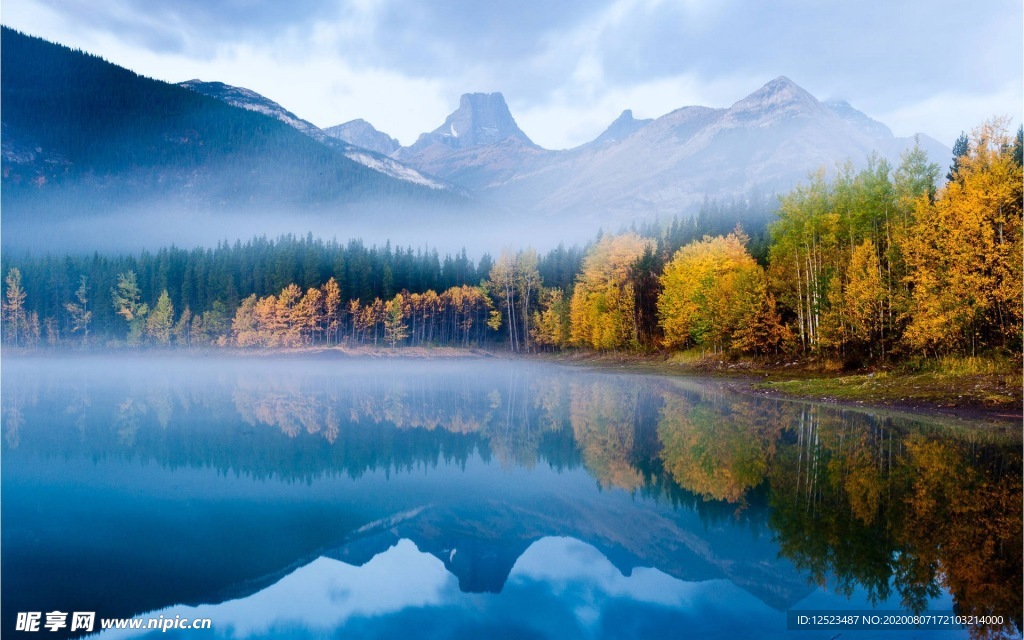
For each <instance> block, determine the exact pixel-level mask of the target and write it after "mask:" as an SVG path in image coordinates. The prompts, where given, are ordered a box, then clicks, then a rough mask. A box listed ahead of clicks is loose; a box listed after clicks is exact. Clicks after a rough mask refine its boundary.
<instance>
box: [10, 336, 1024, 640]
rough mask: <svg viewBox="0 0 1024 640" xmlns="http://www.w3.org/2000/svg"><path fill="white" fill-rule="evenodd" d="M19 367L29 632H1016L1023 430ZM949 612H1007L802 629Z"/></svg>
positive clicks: (637, 387)
mask: <svg viewBox="0 0 1024 640" xmlns="http://www.w3.org/2000/svg"><path fill="white" fill-rule="evenodd" d="M2 385H3V386H2V391H3V395H2V412H3V413H2V417H3V420H2V432H3V433H2V436H3V440H2V445H0V446H2V554H3V555H2V564H0V567H2V583H0V584H2V593H0V602H2V617H3V620H2V631H3V634H4V636H5V637H8V638H13V637H65V636H69V635H70V636H78V635H81V634H82V630H81V629H78V630H75V631H74V632H73V633H72V632H71V631H70V622H71V617H70V614H71V613H73V612H92V613H94V614H95V621H94V627H93V629H94V630H95V631H99V627H100V619H102V618H106V619H113V618H131V617H136V618H139V619H143V620H148V619H151V618H154V619H158V620H161V621H172V620H194V619H197V618H208V619H209V620H210V621H211V628H210V629H204V630H195V629H188V630H186V629H180V628H179V629H174V628H172V629H170V630H169V631H167V632H166V633H163V632H161V631H159V630H156V631H145V630H140V631H132V630H129V629H109V630H106V631H103V632H102V633H101V634H100V637H104V638H106V637H142V636H144V635H146V634H147V633H148V634H149V635H151V636H153V637H157V636H160V637H182V638H228V637H230V638H271V637H273V638H280V637H285V638H319V637H339V638H395V637H410V636H411V637H417V638H470V637H472V638H478V637H487V638H650V637H658V636H661V637H700V638H715V637H721V638H740V637H761V638H781V637H798V638H833V637H835V636H836V635H837V634H839V633H842V634H843V635H844V637H846V636H847V635H850V634H852V635H854V636H855V637H864V638H866V637H892V638H901V639H906V638H912V637H926V638H929V639H934V640H938V639H940V638H964V637H969V636H970V635H971V634H972V633H973V634H975V635H978V634H981V633H996V634H999V633H1002V634H1005V635H1007V636H1009V637H1019V629H1020V625H1021V608H1022V605H1021V602H1022V586H1021V583H1022V568H1021V563H1022V558H1021V548H1022V540H1021V531H1022V516H1021V501H1022V493H1021V440H1020V433H1019V430H1018V431H1017V432H1016V434H1014V435H1007V434H1006V433H1003V432H999V431H996V430H992V429H984V428H976V427H972V426H969V425H966V426H965V425H957V424H952V425H949V424H939V423H937V422H936V421H935V420H932V419H928V418H919V419H915V418H912V417H907V416H895V415H885V414H881V413H874V414H873V413H871V412H867V411H854V410H849V409H841V408H837V407H834V406H822V405H818V404H812V403H801V402H786V401H781V400H776V399H770V398H765V397H759V396H756V395H738V394H735V393H730V392H729V391H728V390H727V389H725V388H723V386H722V385H721V384H720V383H717V382H715V381H702V380H698V379H688V378H673V377H663V376H655V375H639V374H631V373H617V372H614V371H607V370H606V371H595V370H588V369H584V368H579V367H567V366H560V365H554V364H546V363H538V362H529V361H512V360H502V359H459V360H422V359H420V360H405V359H400V358H384V359H367V360H358V359H340V358H339V359H330V358H320V359H302V358H297V357H296V358H242V357H237V358H224V359H219V358H212V357H199V356H197V357H191V358H189V357H175V356H170V355H167V356H162V355H156V356H145V355H131V356H123V357H99V356H66V357H57V356H55V357H25V358H5V359H4V362H3V378H2ZM954 611H955V612H956V613H957V614H959V615H962V616H978V617H980V618H981V619H982V620H986V619H987V621H988V622H989V624H987V625H982V626H975V627H973V628H964V627H962V626H958V625H952V626H950V627H948V628H945V629H942V630H928V631H925V630H921V629H918V630H916V631H914V630H912V631H907V630H905V629H897V628H884V627H883V626H881V625H880V623H879V624H878V625H876V626H872V627H869V630H867V631H846V630H844V629H843V628H840V627H837V626H827V624H826V623H829V624H830V623H831V622H832V620H831V619H829V620H826V619H824V618H821V619H818V620H819V621H820V625H821V626H818V627H815V628H814V629H813V630H811V631H807V630H796V629H795V627H793V624H794V619H795V618H794V616H796V615H798V614H799V615H804V614H806V613H807V612H811V613H812V614H814V613H817V614H823V615H832V614H837V615H838V614H843V613H844V612H845V613H846V614H847V615H850V616H854V615H856V616H860V617H861V618H860V620H861V622H863V621H864V619H865V618H867V617H868V616H869V615H870V614H872V613H875V614H878V615H879V616H889V615H893V614H897V613H906V612H910V613H911V614H915V613H916V614H928V613H931V614H938V615H951V614H952V612H954ZM32 612H37V613H40V614H41V616H42V623H45V622H46V621H47V616H46V614H47V613H48V612H63V613H67V614H69V617H68V623H69V625H68V626H67V627H64V628H58V629H57V631H50V630H48V629H45V628H41V629H40V631H39V632H37V633H34V634H33V633H29V632H24V631H22V632H18V631H16V629H19V628H21V627H20V626H19V625H23V623H25V622H26V620H27V619H26V617H25V615H24V614H28V613H32ZM19 614H22V615H20V616H19ZM1000 619H1001V620H1002V621H1003V624H1002V625H1000V624H999V623H998V620H1000ZM993 623H994V624H993ZM161 624H162V622H161ZM872 624H875V623H874V622H873V623H872ZM84 628H85V629H88V627H84Z"/></svg>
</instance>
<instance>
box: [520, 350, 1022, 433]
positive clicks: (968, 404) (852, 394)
mask: <svg viewBox="0 0 1024 640" xmlns="http://www.w3.org/2000/svg"><path fill="white" fill-rule="evenodd" d="M528 357H529V358H535V359H538V360H541V361H547V362H554V363H561V364H569V365H574V366H589V367H593V368H595V369H598V370H601V369H608V370H616V371H623V370H625V371H632V372H636V373H644V374H653V375H664V376H675V377H692V378H704V379H714V380H719V381H721V382H722V383H723V386H724V387H725V388H726V389H728V390H729V391H731V392H733V393H739V394H744V395H757V396H762V397H767V398H777V399H782V400H793V401H803V402H811V403H818V404H828V405H832V406H837V407H847V408H851V409H860V410H865V409H874V410H882V411H888V412H894V413H902V414H914V415H927V416H934V417H936V418H944V419H953V420H960V421H968V422H975V423H985V424H987V425H991V426H998V427H1001V428H1005V427H1010V426H1014V425H1016V426H1021V425H1022V424H1024V407H1022V396H1021V391H1022V389H1024V387H1022V383H1021V374H1020V373H1017V374H1016V375H1014V374H1011V373H1004V374H991V375H964V376H961V377H959V378H956V379H952V380H950V379H944V380H939V381H935V380H931V381H930V380H928V378H929V377H932V376H931V374H910V373H906V372H899V371H883V372H878V371H873V370H860V371H854V372H832V371H824V370H821V369H814V368H812V367H811V366H810V365H808V364H807V363H797V364H793V365H790V366H777V365H776V366H764V365H763V364H757V363H752V362H749V361H741V362H736V363H728V362H721V361H708V360H702V361H693V362H680V361H673V360H672V357H671V356H666V355H662V354H654V355H636V354H623V353H609V354H600V353H583V352H577V353H569V354H566V353H560V354H559V353H552V354H534V355H531V356H528ZM994 379H995V380H994ZM968 385H970V386H969V387H968ZM1013 388H1015V389H1016V391H1017V393H1016V395H1013V392H1012V390H1011V389H1013ZM897 392H902V393H897ZM952 392H961V393H957V394H956V395H957V398H956V399H955V400H953V399H952V398H951V397H950V396H951V395H952ZM897 395H902V397H900V398H896V397H894V396H897ZM994 397H997V398H998V401H994V400H993V398H994ZM939 398H941V399H939ZM986 401H987V402H986Z"/></svg>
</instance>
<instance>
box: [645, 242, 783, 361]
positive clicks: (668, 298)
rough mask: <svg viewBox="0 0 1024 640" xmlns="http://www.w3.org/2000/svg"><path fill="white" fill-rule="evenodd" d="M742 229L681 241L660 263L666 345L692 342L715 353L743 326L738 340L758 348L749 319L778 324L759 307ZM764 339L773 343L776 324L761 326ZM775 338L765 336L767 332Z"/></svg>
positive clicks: (761, 279)
mask: <svg viewBox="0 0 1024 640" xmlns="http://www.w3.org/2000/svg"><path fill="white" fill-rule="evenodd" d="M744 244H745V237H744V236H743V235H742V233H741V232H740V233H736V232H734V233H730V234H729V235H727V236H717V237H710V236H706V237H705V238H704V239H703V240H700V241H697V242H691V243H690V244H688V245H686V246H684V247H683V248H681V249H680V250H679V251H677V252H676V255H675V256H674V257H673V258H672V260H671V261H670V262H669V263H668V264H667V265H666V266H665V271H664V272H663V273H662V276H661V285H662V294H661V297H660V298H659V299H658V317H659V320H660V323H661V328H662V331H663V332H664V335H665V339H664V344H665V346H667V347H686V346H689V345H692V344H696V345H701V346H707V347H711V348H712V350H714V351H717V352H721V351H724V350H726V349H729V348H732V347H733V344H732V343H733V337H734V335H736V334H737V332H738V331H740V330H741V329H744V328H746V329H748V331H747V333H745V334H744V340H745V342H744V343H743V344H744V346H745V347H747V348H749V349H750V350H752V351H760V350H762V347H764V346H767V342H766V343H765V344H764V345H761V344H760V342H762V341H761V340H759V337H758V333H757V332H751V331H749V329H752V328H753V327H751V326H749V325H751V323H752V321H753V320H754V319H755V318H756V319H758V320H759V321H761V322H766V323H767V322H774V323H775V324H778V316H777V314H774V313H772V311H771V310H768V309H765V308H764V304H765V303H766V302H767V301H768V297H767V296H768V292H767V287H766V284H765V276H764V272H763V270H762V269H761V267H760V266H759V265H758V264H757V262H756V261H755V260H754V258H753V257H751V255H750V253H748V252H747V249H746V247H745V246H744ZM745 325H747V326H746V327H745ZM765 331H766V337H765V340H767V341H769V342H771V341H774V342H775V343H777V342H778V340H779V338H780V337H781V335H782V334H781V327H774V328H769V327H765ZM773 331H774V333H775V334H776V335H775V337H768V336H767V334H768V333H771V332H773Z"/></svg>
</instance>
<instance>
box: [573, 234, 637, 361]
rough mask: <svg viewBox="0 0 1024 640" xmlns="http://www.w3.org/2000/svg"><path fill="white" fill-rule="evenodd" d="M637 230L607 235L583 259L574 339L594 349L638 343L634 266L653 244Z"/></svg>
mask: <svg viewBox="0 0 1024 640" xmlns="http://www.w3.org/2000/svg"><path fill="white" fill-rule="evenodd" d="M650 243H651V241H650V240H645V239H643V238H641V237H640V236H638V235H637V234H635V233H626V234H623V235H619V236H605V237H604V238H602V239H601V241H600V242H598V243H597V244H596V245H594V247H593V248H592V249H591V250H590V252H589V253H588V254H587V257H586V258H585V259H584V260H583V270H582V272H581V273H580V275H579V276H578V277H577V279H576V286H575V288H574V290H573V295H572V300H571V302H570V305H569V325H570V337H571V340H572V343H573V344H575V345H578V346H585V347H591V348H594V349H619V348H623V347H629V346H636V345H637V343H638V341H637V322H636V313H635V297H636V296H635V295H634V291H633V284H632V282H631V281H630V267H631V266H632V265H633V264H634V263H635V262H636V261H637V259H638V258H640V257H641V256H643V254H644V251H645V250H646V249H647V247H648V245H650Z"/></svg>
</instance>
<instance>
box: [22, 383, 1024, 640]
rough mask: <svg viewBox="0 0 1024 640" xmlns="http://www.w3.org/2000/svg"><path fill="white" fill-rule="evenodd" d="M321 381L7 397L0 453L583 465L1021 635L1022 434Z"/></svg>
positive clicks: (644, 397) (812, 412)
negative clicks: (941, 598) (761, 529)
mask: <svg viewBox="0 0 1024 640" xmlns="http://www.w3.org/2000/svg"><path fill="white" fill-rule="evenodd" d="M331 371H332V370H330V369H326V370H325V371H320V372H319V373H318V374H317V375H310V374H309V373H308V372H305V371H304V370H303V369H301V368H299V369H296V368H286V370H284V371H275V372H274V373H273V375H265V374H261V373H260V372H259V371H255V370H249V369H247V368H246V367H240V368H235V369H231V370H230V371H229V372H228V373H221V374H219V375H217V376H214V377H203V378H197V379H196V380H194V381H193V382H192V383H191V384H166V383H164V384H150V383H149V382H151V381H148V382H147V381H145V380H143V381H139V382H138V383H137V388H133V389H132V390H131V392H130V393H129V394H128V395H125V393H124V392H123V391H120V392H119V393H120V395H116V394H110V393H102V392H101V390H100V389H98V387H99V386H101V385H99V384H98V383H96V382H95V381H93V378H91V377H89V378H87V377H81V378H80V379H77V380H72V381H71V383H70V384H66V385H65V386H60V385H50V386H40V385H45V384H47V383H44V382H41V381H39V379H38V378H33V379H32V380H34V381H24V382H22V383H17V382H16V381H14V382H12V381H11V380H10V379H9V378H5V380H4V404H3V418H4V420H3V422H4V425H3V435H4V438H3V444H4V448H5V449H6V450H17V449H19V448H28V449H30V450H35V451H38V452H39V454H40V455H43V456H46V455H61V454H60V453H59V452H61V451H72V450H73V451H77V452H80V453H83V454H85V455H91V456H93V457H102V456H110V455H114V456H116V455H123V456H127V457H131V458H133V459H139V460H143V461H145V460H150V459H151V460H155V461H158V462H159V463H160V464H163V465H166V466H169V467H178V466H185V465H188V466H205V467H212V468H216V469H218V470H222V471H224V472H225V473H226V472H228V471H231V472H233V473H243V474H248V475H252V476H253V477H258V478H259V477H271V476H273V477H279V478H282V479H286V480H300V481H302V480H309V479H311V478H314V477H318V476H322V475H325V474H326V475H331V474H339V473H342V474H346V475H349V476H352V477H358V476H359V475H361V474H363V473H365V472H367V471H369V470H377V469H383V470H386V471H388V472H389V473H390V472H401V471H404V470H411V469H414V468H417V467H419V466H431V465H436V464H438V462H439V461H441V460H443V461H445V462H448V463H452V462H454V463H455V464H461V465H465V463H466V461H467V460H468V459H469V457H470V456H472V455H474V453H478V454H479V455H480V456H481V457H482V458H483V459H484V460H485V461H488V460H492V459H496V460H497V461H498V462H500V463H501V464H503V465H510V466H511V465H515V466H523V467H528V468H529V467H532V466H534V465H536V464H538V462H540V461H544V462H546V463H548V464H550V465H551V466H553V467H555V468H556V469H563V468H573V467H578V466H580V465H582V466H584V467H585V468H586V469H587V470H588V471H589V472H590V474H591V475H593V477H594V478H595V479H596V480H597V482H598V483H599V484H600V485H601V486H602V487H603V488H609V489H611V488H617V489H622V490H625V491H627V492H630V493H634V494H635V493H640V494H643V495H645V496H651V497H653V498H655V499H659V500H660V499H667V500H669V501H671V502H672V503H673V504H676V505H677V506H680V507H684V508H693V509H696V510H698V512H699V513H701V514H702V517H707V518H735V519H741V520H742V519H744V518H748V519H749V521H750V523H752V525H751V526H753V523H756V522H762V523H765V524H766V525H767V526H769V527H770V529H771V531H772V534H773V536H774V538H775V540H776V542H777V544H778V546H779V549H780V554H781V556H783V557H785V558H787V559H789V560H791V561H792V562H793V563H794V564H795V565H796V566H797V567H799V568H800V569H801V570H803V571H805V572H806V573H807V575H808V576H809V578H810V579H811V580H813V581H814V582H815V583H817V584H820V585H828V586H829V587H830V588H831V589H833V590H835V591H838V592H840V593H846V594H852V593H853V592H854V590H855V589H858V588H862V589H864V590H866V592H867V594H868V597H869V599H870V600H871V601H873V602H882V601H885V600H887V599H888V598H889V597H890V596H891V595H892V594H893V593H895V594H896V595H898V596H899V598H900V599H901V601H902V603H903V605H904V606H905V607H906V608H908V609H911V610H915V611H917V610H921V609H923V608H924V607H925V606H926V603H927V601H928V600H929V599H931V598H934V597H936V596H937V595H938V594H939V593H940V588H945V589H947V590H948V591H949V592H950V593H951V594H952V596H953V599H954V602H955V607H956V610H957V611H958V612H959V613H962V614H969V615H998V616H1012V619H1011V621H1009V622H1008V623H1007V625H1006V626H1005V628H993V627H988V628H976V629H973V630H972V631H973V633H975V635H982V636H984V635H988V636H991V637H999V636H1001V635H1008V634H1010V633H1012V632H1013V629H1014V628H1016V629H1017V630H1019V629H1020V627H1021V618H1020V612H1021V610H1022V587H1021V582H1022V576H1021V567H1022V557H1021V555H1022V554H1021V549H1022V540H1021V532H1022V529H1024V523H1022V514H1021V496H1022V486H1021V454H1020V442H1019V434H1016V435H1015V436H1013V437H1008V436H996V435H990V434H986V432H984V431H981V430H977V429H971V428H962V427H961V428H957V427H942V426H938V425H934V424H929V423H928V422H927V421H926V420H921V421H915V420H911V419H906V418H898V417H885V416H878V415H872V414H869V413H864V412H857V411H847V410H841V409H836V408H834V407H824V406H816V405H810V404H801V403H791V402H781V401H776V400H771V399H766V398H759V397H741V396H736V395H731V394H726V393H724V392H722V391H720V390H716V389H715V388H714V387H709V386H708V385H705V384H697V383H688V382H685V381H680V380H674V379H670V378H663V377H656V376H637V375H617V374H610V373H600V372H588V371H583V370H579V369H566V368H561V367H553V366H539V365H531V364H522V363H501V365H500V366H497V365H495V366H488V367H485V368H469V367H463V366H461V365H458V364H457V363H455V364H448V365H443V366H442V365H437V364H432V365H422V364H421V365H418V366H417V365H407V364H402V363H391V364H387V365H375V366H367V367H365V368H364V369H362V370H361V372H360V374H359V375H346V376H342V375H336V374H333V373H332V372H331ZM54 389H61V390H62V391H60V392H57V391H55V390H54ZM44 390H45V391H46V394H43V393H42V391H44ZM59 393H63V395H62V396H61V395H59ZM53 394H58V395H53ZM44 396H45V398H46V401H45V402H44V401H41V400H40V397H44ZM54 414H59V415H60V416H62V418H61V419H60V420H56V421H54V420H53V419H52V417H53V415H54ZM42 425H47V426H46V428H44V427H43V426H42ZM211 425H213V426H211ZM762 515H763V517H762Z"/></svg>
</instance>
